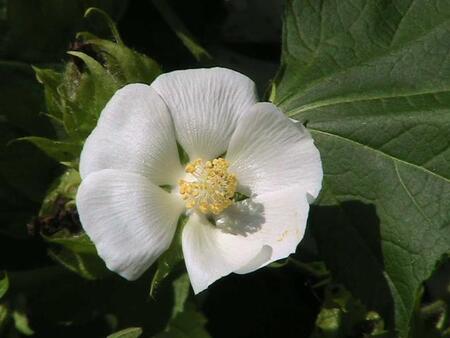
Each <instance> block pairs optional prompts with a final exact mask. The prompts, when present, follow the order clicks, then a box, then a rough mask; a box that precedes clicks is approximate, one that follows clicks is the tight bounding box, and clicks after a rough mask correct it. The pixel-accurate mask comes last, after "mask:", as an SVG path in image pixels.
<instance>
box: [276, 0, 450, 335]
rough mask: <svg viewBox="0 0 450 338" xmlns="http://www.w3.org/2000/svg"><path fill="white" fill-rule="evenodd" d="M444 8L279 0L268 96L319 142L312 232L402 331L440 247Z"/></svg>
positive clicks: (445, 193)
mask: <svg viewBox="0 0 450 338" xmlns="http://www.w3.org/2000/svg"><path fill="white" fill-rule="evenodd" d="M449 17H450V2H442V1H437V0H433V1H428V0H427V1H425V0H420V1H412V0H396V1H393V2H389V1H386V2H383V1H373V0H357V1H353V0H344V1H335V0H323V1H316V2H311V1H307V0H289V1H288V2H287V6H286V15H285V21H284V34H283V56H282V68H281V70H280V73H279V74H278V78H277V81H276V83H275V90H274V92H275V98H274V102H275V103H276V104H277V105H279V106H280V107H281V108H282V109H283V110H284V111H285V112H286V114H287V115H288V116H290V117H292V118H295V119H297V120H299V121H301V122H305V123H307V127H308V128H309V130H310V131H311V134H312V136H313V137H314V139H315V142H316V144H317V146H318V148H319V150H320V152H321V156H322V161H323V166H324V173H325V176H324V182H323V190H322V195H321V198H320V200H319V203H318V204H319V205H320V206H319V207H316V208H314V209H313V213H312V219H311V221H312V224H311V227H312V229H313V234H314V236H315V238H316V240H317V243H318V246H319V250H320V252H321V254H322V256H323V258H324V259H325V261H326V263H327V265H328V267H329V268H330V270H331V271H332V273H333V275H334V277H335V278H336V279H337V280H338V281H340V282H342V283H343V284H344V285H345V287H346V288H347V289H348V290H349V291H350V292H351V293H352V294H353V295H354V296H355V297H357V298H359V299H361V301H363V303H364V305H365V306H366V307H367V308H368V309H371V310H375V311H377V312H378V313H380V315H382V317H383V318H384V319H385V321H386V325H387V327H388V328H389V329H391V330H394V329H397V330H398V331H399V335H400V336H402V337H406V336H407V335H408V332H409V330H410V322H411V319H412V315H413V310H414V306H415V299H416V295H417V293H418V290H419V288H420V286H421V284H422V282H423V281H424V280H426V279H427V278H428V277H429V276H430V275H431V273H432V271H433V270H434V269H435V266H436V262H437V261H438V260H439V259H440V258H441V257H442V255H443V254H444V253H446V252H448V251H449V250H450V227H449V226H448V225H449V224H450V212H449V210H450V165H449V164H450V142H449V138H448V135H449V134H450V91H449V88H450V59H449V58H448V54H449V52H450V34H449V31H450V21H449ZM424 252H426V254H423V253H424ZM362 271H364V273H361V272H362Z"/></svg>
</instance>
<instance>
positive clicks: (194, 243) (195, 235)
mask: <svg viewBox="0 0 450 338" xmlns="http://www.w3.org/2000/svg"><path fill="white" fill-rule="evenodd" d="M182 246H183V255H184V261H185V263H186V268H187V271H188V273H189V279H190V281H191V285H192V288H193V289H194V292H195V293H196V294H197V293H199V292H201V291H203V290H204V289H206V288H207V287H208V286H209V285H210V284H212V283H213V282H214V281H216V280H217V279H219V278H221V277H223V276H226V275H228V274H229V273H231V272H233V271H236V270H238V269H240V268H241V267H243V266H246V265H247V264H249V263H250V262H253V261H256V262H255V263H253V264H255V265H260V264H261V263H262V262H264V261H266V260H267V259H268V258H269V257H270V248H263V247H262V246H261V245H260V243H259V242H257V241H253V242H248V241H247V240H246V238H245V237H244V236H242V235H241V234H232V233H229V232H226V231H224V230H222V229H220V228H217V227H215V226H213V225H211V224H210V223H209V222H208V221H207V220H206V219H205V218H204V217H202V216H199V215H197V214H193V215H192V216H191V217H190V218H189V220H188V222H187V223H186V225H185V227H184V229H183V233H182Z"/></svg>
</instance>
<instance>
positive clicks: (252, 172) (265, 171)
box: [226, 103, 323, 203]
mask: <svg viewBox="0 0 450 338" xmlns="http://www.w3.org/2000/svg"><path fill="white" fill-rule="evenodd" d="M226 158H227V160H228V161H229V162H230V172H233V173H234V174H236V177H237V179H238V182H239V189H240V190H242V192H244V193H246V194H263V193H267V192H273V191H277V190H283V189H285V188H287V187H290V186H292V185H298V186H299V187H301V188H302V190H303V191H305V192H306V193H308V199H309V202H310V203H311V202H312V201H313V200H314V199H315V198H316V197H317V195H318V193H319V191H320V188H321V185H322V176H323V173H322V164H321V160H320V154H319V151H318V150H317V148H316V147H315V145H314V141H313V139H312V137H311V135H310V134H309V132H308V131H307V130H306V128H305V127H303V125H301V124H298V125H294V124H293V123H292V122H291V121H290V120H289V119H288V118H287V117H286V116H285V115H284V114H283V113H282V112H281V111H279V110H278V108H277V107H276V106H274V105H273V104H271V103H257V104H255V105H254V106H253V107H252V108H251V109H250V111H249V112H248V113H246V114H243V115H242V117H241V118H240V120H239V121H238V125H237V127H236V130H235V132H234V133H233V136H232V138H231V141H230V146H229V148H228V151H227V155H226Z"/></svg>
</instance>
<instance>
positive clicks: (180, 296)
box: [172, 273, 191, 318]
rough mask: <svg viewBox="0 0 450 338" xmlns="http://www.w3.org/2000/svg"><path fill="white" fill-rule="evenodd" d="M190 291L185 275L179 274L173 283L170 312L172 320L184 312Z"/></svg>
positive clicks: (188, 281) (187, 276) (187, 278)
mask: <svg viewBox="0 0 450 338" xmlns="http://www.w3.org/2000/svg"><path fill="white" fill-rule="evenodd" d="M190 290H191V282H190V280H189V275H188V274H187V273H183V274H181V276H179V277H178V278H177V279H175V280H174V281H173V292H174V297H173V298H174V304H173V310H172V318H175V317H176V316H177V315H178V314H179V313H181V312H183V311H184V307H185V305H186V301H187V299H188V297H189V292H190Z"/></svg>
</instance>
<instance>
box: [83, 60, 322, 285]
mask: <svg viewBox="0 0 450 338" xmlns="http://www.w3.org/2000/svg"><path fill="white" fill-rule="evenodd" d="M177 142H178V143H179V144H180V145H181V146H182V147H183V149H184V150H185V151H186V152H187V154H188V155H189V158H190V161H191V162H190V163H189V164H188V165H187V166H186V167H185V168H183V166H182V165H181V164H180V160H179V155H178V150H177ZM80 173H81V177H82V183H81V186H80V188H79V191H78V195H77V206H78V210H79V214H80V219H81V223H82V225H83V227H84V229H85V231H86V232H87V234H88V235H89V237H90V238H91V239H92V241H93V242H94V243H95V245H96V248H97V251H98V254H99V255H100V257H102V259H103V260H104V261H105V262H106V265H107V267H108V268H109V269H110V270H112V271H115V272H117V273H118V274H120V275H121V276H123V277H125V278H127V279H129V280H134V279H136V278H138V277H139V276H140V275H141V274H142V273H143V272H144V271H145V270H146V269H147V268H148V267H149V266H150V265H152V264H153V263H154V262H155V260H156V259H157V258H158V257H159V256H160V255H161V254H162V253H163V252H164V251H165V250H167V248H168V247H169V245H170V244H171V241H172V238H173V236H174V233H175V230H176V225H177V221H178V219H179V217H180V215H182V214H184V213H186V215H188V217H189V219H188V221H187V223H186V224H185V226H184V228H183V230H182V235H181V236H182V247H183V255H184V260H185V263H186V267H187V271H188V273H189V277H190V280H191V284H192V286H193V289H194V291H195V293H198V292H200V291H202V290H204V289H206V288H207V287H208V286H209V285H210V284H211V283H213V282H214V281H216V280H217V279H219V278H221V277H223V276H225V275H228V274H229V273H231V272H236V273H247V272H251V271H254V270H256V269H258V268H260V267H262V266H265V265H267V264H269V263H270V262H272V261H275V260H278V259H281V258H284V257H287V256H288V255H289V254H290V253H293V252H294V251H295V249H296V246H297V244H298V243H299V242H300V240H301V239H302V237H303V234H304V230H305V226H306V219H307V216H308V210H309V203H311V202H312V201H313V200H314V199H315V198H316V197H317V195H318V193H319V191H320V188H321V181H322V166H321V161H320V156H319V152H318V150H317V149H316V147H315V146H314V144H313V140H312V138H311V136H310V134H309V133H308V132H307V130H306V129H305V128H304V127H303V126H302V125H301V124H297V125H294V123H292V122H291V121H290V120H289V119H288V118H287V117H286V116H284V115H283V114H282V113H281V112H280V111H279V110H278V109H277V107H276V106H274V105H273V104H271V103H257V96H256V90H255V85H254V83H253V82H252V81H251V80H250V79H249V78H247V77H246V76H244V75H242V74H239V73H237V72H235V71H232V70H228V69H223V68H212V69H195V70H183V71H175V72H171V73H167V74H164V75H161V76H159V77H158V78H157V79H156V80H155V81H154V82H153V83H152V84H151V85H150V86H148V85H144V84H131V85H127V86H125V87H124V88H122V89H120V90H118V91H117V92H116V93H115V94H114V96H113V97H112V98H111V100H110V101H109V103H108V104H107V105H106V107H105V108H104V110H103V111H102V113H101V116H100V119H99V121H98V124H97V127H96V128H95V129H94V131H93V132H92V134H91V135H90V136H89V137H88V139H87V140H86V143H85V145H84V148H83V151H82V153H81V159H80ZM162 186H165V187H166V186H170V187H171V189H170V192H167V191H166V190H167V189H163V188H161V187H162ZM235 192H239V193H242V194H244V195H246V196H249V198H248V199H245V200H243V201H235V200H234V199H233V197H234V196H235Z"/></svg>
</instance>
